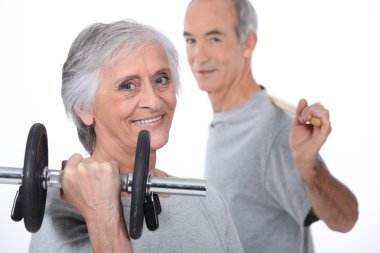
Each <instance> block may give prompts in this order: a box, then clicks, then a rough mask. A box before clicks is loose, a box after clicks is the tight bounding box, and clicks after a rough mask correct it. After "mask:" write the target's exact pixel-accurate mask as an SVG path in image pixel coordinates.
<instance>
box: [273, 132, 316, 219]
mask: <svg viewBox="0 0 380 253" xmlns="http://www.w3.org/2000/svg"><path fill="white" fill-rule="evenodd" d="M265 186H266V191H267V193H268V194H269V195H270V197H272V198H273V199H274V200H275V203H277V204H278V207H279V208H280V209H282V210H284V211H286V212H287V213H289V215H290V216H292V217H293V218H294V219H295V220H296V221H297V223H299V224H300V225H301V226H303V225H304V221H305V217H306V216H307V213H308V212H309V211H310V209H311V204H310V201H309V200H308V196H307V192H306V189H305V185H304V183H303V181H302V178H301V175H300V174H299V171H298V169H297V168H296V165H295V163H294V161H293V157H292V154H291V149H290V145H289V129H288V128H282V129H281V131H279V133H278V134H277V136H276V138H275V139H274V142H273V145H272V148H271V151H270V153H269V156H268V161H267V171H266V176H265Z"/></svg>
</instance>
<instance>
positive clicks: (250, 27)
mask: <svg viewBox="0 0 380 253" xmlns="http://www.w3.org/2000/svg"><path fill="white" fill-rule="evenodd" d="M235 10H236V14H237V19H238V20H237V21H238V22H237V34H238V37H239V41H240V43H244V42H245V40H246V39H247V36H248V33H249V32H250V31H254V32H257V14H256V11H255V8H254V7H253V5H252V3H251V2H250V1H249V0H235Z"/></svg>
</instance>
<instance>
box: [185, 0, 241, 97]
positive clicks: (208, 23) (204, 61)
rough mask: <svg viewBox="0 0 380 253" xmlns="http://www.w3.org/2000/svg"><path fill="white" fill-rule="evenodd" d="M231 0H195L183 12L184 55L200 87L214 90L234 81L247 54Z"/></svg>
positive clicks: (205, 89) (239, 73) (213, 91)
mask: <svg viewBox="0 0 380 253" xmlns="http://www.w3.org/2000/svg"><path fill="white" fill-rule="evenodd" d="M236 26H237V14H236V11H235V7H234V4H233V2H232V1H223V0H222V1H221V0H199V1H198V0H197V1H193V2H192V3H191V4H190V5H189V7H188V9H187V12H186V15H185V22H184V37H185V40H186V44H187V46H186V49H187V59H188V62H189V64H190V67H191V69H192V72H193V74H194V76H195V78H196V80H197V82H198V85H199V88H200V89H201V90H204V91H207V92H208V93H217V92H219V91H222V90H224V89H228V87H230V86H232V85H233V82H234V81H236V80H237V79H238V77H239V75H241V74H242V71H243V69H242V68H243V67H244V64H245V62H246V61H247V59H246V58H244V56H243V46H242V45H241V44H240V43H239V40H238V36H237V32H236Z"/></svg>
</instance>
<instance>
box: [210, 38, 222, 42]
mask: <svg viewBox="0 0 380 253" xmlns="http://www.w3.org/2000/svg"><path fill="white" fill-rule="evenodd" d="M210 41H211V42H212V43H216V42H220V41H221V40H220V39H219V38H215V37H214V38H211V39H210Z"/></svg>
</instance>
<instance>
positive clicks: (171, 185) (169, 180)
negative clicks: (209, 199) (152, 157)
mask: <svg viewBox="0 0 380 253" xmlns="http://www.w3.org/2000/svg"><path fill="white" fill-rule="evenodd" d="M147 190H148V194H149V193H150V192H152V193H158V194H170V195H191V196H200V197H203V196H206V181H205V180H202V179H193V178H178V177H150V180H149V178H148V182H147Z"/></svg>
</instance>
